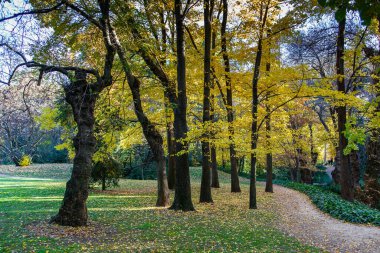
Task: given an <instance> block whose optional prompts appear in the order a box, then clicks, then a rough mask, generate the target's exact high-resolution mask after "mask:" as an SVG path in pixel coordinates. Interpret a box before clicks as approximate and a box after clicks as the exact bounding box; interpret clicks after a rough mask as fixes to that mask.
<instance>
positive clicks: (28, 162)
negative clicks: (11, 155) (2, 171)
mask: <svg viewBox="0 0 380 253" xmlns="http://www.w3.org/2000/svg"><path fill="white" fill-rule="evenodd" d="M31 164H32V158H31V157H30V156H28V155H23V156H22V157H21V159H20V162H19V163H18V166H21V167H26V166H29V165H31Z"/></svg>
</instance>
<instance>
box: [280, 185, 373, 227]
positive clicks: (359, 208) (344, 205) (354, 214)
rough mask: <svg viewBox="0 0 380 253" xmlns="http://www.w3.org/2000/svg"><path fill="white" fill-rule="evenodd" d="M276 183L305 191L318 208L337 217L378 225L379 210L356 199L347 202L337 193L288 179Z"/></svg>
mask: <svg viewBox="0 0 380 253" xmlns="http://www.w3.org/2000/svg"><path fill="white" fill-rule="evenodd" d="M276 183H277V184H280V185H282V186H285V187H288V188H291V189H294V190H297V191H300V192H303V193H305V194H306V195H308V196H309V197H310V199H311V200H312V201H313V203H314V204H315V205H316V206H317V207H318V208H319V209H321V210H322V211H324V212H326V213H328V214H330V215H331V216H333V217H335V218H337V219H340V220H344V221H348V222H353V223H364V224H373V225H377V226H380V211H379V210H376V209H372V208H370V207H368V206H366V205H364V204H362V203H359V202H357V201H354V202H349V201H347V200H344V199H342V198H341V197H340V196H339V195H338V194H336V193H334V192H331V191H328V190H326V189H323V188H321V187H318V186H313V185H307V184H300V183H294V182H289V181H276Z"/></svg>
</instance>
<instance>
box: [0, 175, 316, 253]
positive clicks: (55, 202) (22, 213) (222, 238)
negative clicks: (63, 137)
mask: <svg viewBox="0 0 380 253" xmlns="http://www.w3.org/2000/svg"><path fill="white" fill-rule="evenodd" d="M191 173H192V175H191V176H192V180H193V181H192V196H193V203H194V205H195V208H196V210H197V211H196V212H176V211H172V210H168V209H167V208H162V207H156V206H155V202H156V195H155V194H156V181H152V180H151V181H138V180H122V181H121V187H119V188H114V189H111V190H109V191H106V192H101V191H98V190H96V191H92V192H91V193H90V197H89V200H88V211H89V217H90V220H91V221H93V222H95V223H96V224H104V225H105V226H111V228H112V229H111V231H114V232H112V233H104V235H103V234H102V235H101V236H100V237H97V238H93V237H91V236H89V237H88V238H90V239H87V240H85V241H80V240H79V241H78V238H77V237H73V236H70V235H67V236H66V237H65V236H64V235H63V236H61V237H59V238H51V237H49V236H42V237H35V236H33V234H31V232H29V231H28V230H26V228H25V227H26V226H27V225H28V224H34V223H35V222H37V223H38V222H41V221H47V220H49V219H50V217H51V216H53V215H55V214H56V213H57V211H58V209H59V207H60V204H61V200H62V198H63V193H64V191H65V182H64V181H43V180H37V181H35V180H28V179H23V180H19V179H12V178H0V182H1V185H2V186H3V183H4V185H5V187H3V188H2V189H1V195H0V196H1V199H0V202H1V205H0V223H1V227H0V252H12V251H14V252H45V251H49V252H63V251H64V252H86V251H91V252H126V251H127V252H152V251H153V252H168V251H169V252H247V251H248V252H320V250H318V249H316V248H313V247H309V246H306V245H303V244H301V243H299V242H298V241H297V240H295V239H294V238H291V237H287V236H285V235H284V234H283V233H282V232H280V231H278V230H277V229H276V228H275V221H276V215H275V212H274V210H270V205H269V204H270V202H271V201H272V199H273V198H272V195H271V194H266V193H264V190H263V187H262V186H261V185H259V187H258V204H259V209H258V210H249V209H248V185H247V184H246V183H245V182H242V193H239V194H232V193H230V186H229V183H228V182H229V175H227V174H225V173H221V175H220V178H221V179H222V180H221V188H220V189H213V190H212V192H213V199H214V202H215V203H214V204H200V203H199V202H198V197H199V190H200V189H199V180H200V169H199V168H196V169H194V168H193V169H192V170H191ZM61 196H62V197H61ZM170 197H171V200H173V198H174V194H173V192H171V196H170ZM31 226H32V227H33V225H31ZM57 229H60V227H59V226H58V227H57ZM74 231H77V232H76V233H81V232H80V231H81V229H80V228H78V229H76V230H74Z"/></svg>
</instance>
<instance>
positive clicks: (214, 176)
mask: <svg viewBox="0 0 380 253" xmlns="http://www.w3.org/2000/svg"><path fill="white" fill-rule="evenodd" d="M213 4H214V3H213ZM210 15H212V13H211V14H210ZM212 31H213V32H212V39H211V49H212V51H213V52H215V48H216V32H215V29H212ZM211 69H212V71H214V68H213V67H211ZM214 88H215V80H214V78H212V79H211V90H212V91H213V90H214ZM210 102H211V113H210V120H211V122H212V123H215V122H216V121H217V119H216V117H215V97H214V94H211V98H210ZM210 134H211V135H210V139H212V140H215V131H214V128H213V130H212V131H211V132H210ZM210 148H211V187H212V188H220V185H219V175H218V164H217V161H216V147H215V144H214V143H213V144H211V146H210Z"/></svg>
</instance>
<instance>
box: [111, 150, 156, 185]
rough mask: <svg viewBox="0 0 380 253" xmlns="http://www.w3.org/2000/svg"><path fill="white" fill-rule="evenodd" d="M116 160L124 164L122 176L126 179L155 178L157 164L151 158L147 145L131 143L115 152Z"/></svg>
mask: <svg viewBox="0 0 380 253" xmlns="http://www.w3.org/2000/svg"><path fill="white" fill-rule="evenodd" d="M115 157H116V158H117V160H119V161H121V163H122V164H123V166H124V172H123V173H124V176H125V177H126V178H128V179H139V180H147V179H148V180H149V179H157V164H156V162H155V161H154V160H153V156H152V153H151V150H150V148H149V146H148V145H133V146H132V147H131V148H128V149H120V150H118V151H117V152H115Z"/></svg>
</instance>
